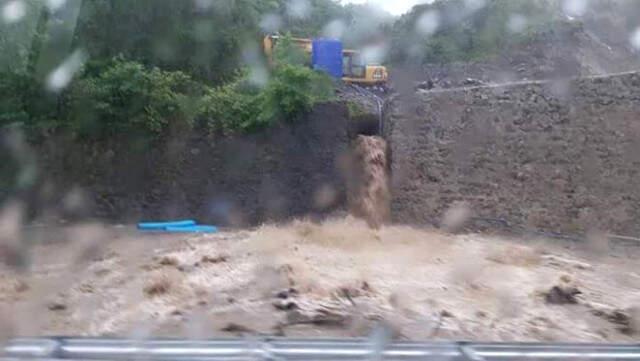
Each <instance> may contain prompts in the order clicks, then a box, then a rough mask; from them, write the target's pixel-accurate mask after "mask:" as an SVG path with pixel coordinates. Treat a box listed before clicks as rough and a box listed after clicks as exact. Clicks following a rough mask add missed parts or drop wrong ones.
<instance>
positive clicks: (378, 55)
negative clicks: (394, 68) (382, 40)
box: [362, 44, 388, 64]
mask: <svg viewBox="0 0 640 361" xmlns="http://www.w3.org/2000/svg"><path fill="white" fill-rule="evenodd" d="M387 50H388V49H387V46H386V44H377V45H371V46H367V47H365V48H363V49H362V59H363V60H364V62H365V63H367V64H382V63H383V62H384V59H385V57H386V55H387Z"/></svg>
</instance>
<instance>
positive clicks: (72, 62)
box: [47, 50, 86, 92]
mask: <svg viewBox="0 0 640 361" xmlns="http://www.w3.org/2000/svg"><path fill="white" fill-rule="evenodd" d="M85 60H86V55H85V54H84V52H83V51H81V50H76V51H74V52H73V54H71V55H70V56H69V57H68V58H67V59H65V61H64V62H62V64H60V66H58V67H57V68H56V69H55V70H54V71H52V72H51V73H50V74H49V76H48V77H47V88H48V89H49V90H51V91H54V92H58V91H60V90H62V89H64V88H65V87H66V86H67V85H69V82H71V79H73V76H74V75H75V73H77V72H78V71H79V70H80V68H82V64H84V61H85Z"/></svg>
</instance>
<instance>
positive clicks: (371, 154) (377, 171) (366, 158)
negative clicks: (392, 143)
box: [347, 135, 391, 228]
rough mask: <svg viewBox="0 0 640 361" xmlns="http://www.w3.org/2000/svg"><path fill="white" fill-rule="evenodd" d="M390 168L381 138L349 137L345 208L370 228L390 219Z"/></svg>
mask: <svg viewBox="0 0 640 361" xmlns="http://www.w3.org/2000/svg"><path fill="white" fill-rule="evenodd" d="M390 170H391V164H390V157H389V148H388V146H387V142H386V141H385V140H384V139H383V138H381V137H378V136H364V135H359V136H358V137H357V138H356V139H355V140H354V141H353V144H352V146H351V162H350V167H349V177H348V178H347V179H348V181H347V202H348V205H349V212H350V213H351V214H352V215H353V216H355V217H358V218H362V219H364V220H366V221H367V223H368V224H369V226H370V227H372V228H379V227H380V226H381V225H382V224H384V223H386V222H388V221H389V220H390V219H391V206H390V203H391V194H390V189H389V173H390Z"/></svg>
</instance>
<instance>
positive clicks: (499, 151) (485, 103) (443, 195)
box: [391, 73, 640, 235]
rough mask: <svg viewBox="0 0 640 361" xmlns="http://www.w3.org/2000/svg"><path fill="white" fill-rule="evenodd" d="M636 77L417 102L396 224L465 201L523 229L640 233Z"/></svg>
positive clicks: (405, 142)
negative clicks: (595, 229) (639, 223)
mask: <svg viewBox="0 0 640 361" xmlns="http://www.w3.org/2000/svg"><path fill="white" fill-rule="evenodd" d="M638 94H640V74H637V73H627V74H620V75H615V76H606V77H596V78H582V79H576V80H566V81H565V80H558V81H543V82H528V83H516V84H511V85H503V86H488V87H469V88H463V89H458V90H450V91H437V90H436V91H432V92H418V93H417V94H414V99H413V103H409V104H403V106H402V107H396V113H395V114H393V115H392V116H391V117H392V118H391V120H392V123H393V131H392V136H391V147H392V150H393V156H394V163H393V190H394V197H393V203H392V209H393V216H394V219H395V220H397V221H402V222H416V223H431V224H437V223H438V222H439V221H440V220H441V218H442V216H443V214H444V213H445V211H446V210H447V209H448V208H449V207H451V206H452V204H454V203H455V202H457V201H464V202H466V203H467V204H469V205H470V207H471V208H472V212H473V214H474V215H475V216H479V217H484V218H491V219H503V220H506V221H508V222H510V223H511V224H516V225H526V226H527V227H532V228H538V229H545V230H561V231H567V232H576V231H582V230H589V229H594V228H597V229H600V230H602V231H605V232H619V233H622V234H631V235H637V234H640V227H639V226H638V223H637V222H636V220H637V219H638V218H639V217H640V208H639V206H638V205H640V187H639V186H638V182H637V177H638V172H639V171H640V158H639V154H640V152H639V149H640V143H639V141H638V139H640V133H639V131H640V128H638V124H637V115H638V114H640V102H639V100H640V98H639V97H638Z"/></svg>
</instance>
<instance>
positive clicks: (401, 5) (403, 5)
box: [342, 0, 430, 15]
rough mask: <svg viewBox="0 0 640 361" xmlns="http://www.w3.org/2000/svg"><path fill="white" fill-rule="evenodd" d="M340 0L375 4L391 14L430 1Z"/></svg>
mask: <svg viewBox="0 0 640 361" xmlns="http://www.w3.org/2000/svg"><path fill="white" fill-rule="evenodd" d="M342 2H343V3H345V4H349V3H353V4H364V3H370V4H375V5H378V6H380V7H381V8H383V9H385V10H386V11H388V12H390V13H392V14H393V15H401V14H403V13H405V12H407V11H409V10H410V9H411V7H412V6H413V5H416V4H422V3H425V2H430V0H342Z"/></svg>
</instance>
